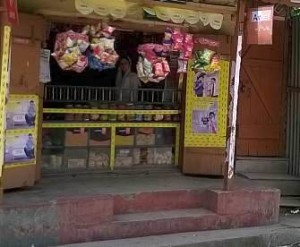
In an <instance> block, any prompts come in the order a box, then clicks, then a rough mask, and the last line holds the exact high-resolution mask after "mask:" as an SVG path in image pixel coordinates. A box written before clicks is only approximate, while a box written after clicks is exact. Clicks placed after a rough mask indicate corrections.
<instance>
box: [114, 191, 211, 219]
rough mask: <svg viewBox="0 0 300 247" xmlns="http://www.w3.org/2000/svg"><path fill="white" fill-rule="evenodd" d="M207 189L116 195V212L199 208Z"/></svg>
mask: <svg viewBox="0 0 300 247" xmlns="http://www.w3.org/2000/svg"><path fill="white" fill-rule="evenodd" d="M204 193H205V190H173V191H153V192H140V193H135V194H119V195H115V196H114V198H113V200H114V210H113V211H114V214H128V213H145V212H156V211H163V210H177V209H192V208H199V207H201V206H202V205H203V202H204V201H205V197H204Z"/></svg>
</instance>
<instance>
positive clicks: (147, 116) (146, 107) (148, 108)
mask: <svg viewBox="0 0 300 247" xmlns="http://www.w3.org/2000/svg"><path fill="white" fill-rule="evenodd" d="M152 108H153V107H152V105H146V106H145V110H148V111H150V110H152ZM144 121H146V122H151V121H152V115H150V114H145V115H144Z"/></svg>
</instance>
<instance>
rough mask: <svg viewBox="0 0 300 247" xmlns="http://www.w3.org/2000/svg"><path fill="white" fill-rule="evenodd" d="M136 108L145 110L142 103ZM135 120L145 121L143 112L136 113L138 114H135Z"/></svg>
mask: <svg viewBox="0 0 300 247" xmlns="http://www.w3.org/2000/svg"><path fill="white" fill-rule="evenodd" d="M136 109H137V110H143V109H144V107H143V106H142V105H138V106H137V107H136ZM135 121H137V122H142V121H143V114H136V115H135Z"/></svg>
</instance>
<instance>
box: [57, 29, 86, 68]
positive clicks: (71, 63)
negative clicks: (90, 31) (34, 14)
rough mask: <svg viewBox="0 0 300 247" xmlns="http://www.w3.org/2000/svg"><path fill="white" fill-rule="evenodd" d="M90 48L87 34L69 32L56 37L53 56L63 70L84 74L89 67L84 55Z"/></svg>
mask: <svg viewBox="0 0 300 247" xmlns="http://www.w3.org/2000/svg"><path fill="white" fill-rule="evenodd" d="M88 47H89V38H88V36H87V35H85V34H81V33H75V32H73V31H68V32H65V33H59V34H58V35H57V37H56V41H55V47H54V52H53V53H52V56H53V57H54V58H55V59H56V61H57V63H58V65H59V66H60V67H61V69H63V70H72V71H76V72H78V73H80V72H82V71H83V70H84V69H85V68H86V67H87V65H88V59H87V57H86V56H85V55H84V53H85V51H86V50H87V48H88Z"/></svg>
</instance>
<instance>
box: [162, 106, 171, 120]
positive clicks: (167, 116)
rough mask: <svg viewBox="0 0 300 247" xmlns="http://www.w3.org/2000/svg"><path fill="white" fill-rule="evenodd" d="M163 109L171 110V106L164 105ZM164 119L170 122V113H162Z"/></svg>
mask: <svg viewBox="0 0 300 247" xmlns="http://www.w3.org/2000/svg"><path fill="white" fill-rule="evenodd" d="M164 110H171V107H169V106H166V107H164ZM164 121H166V122H171V121H172V115H170V114H166V115H164Z"/></svg>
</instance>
